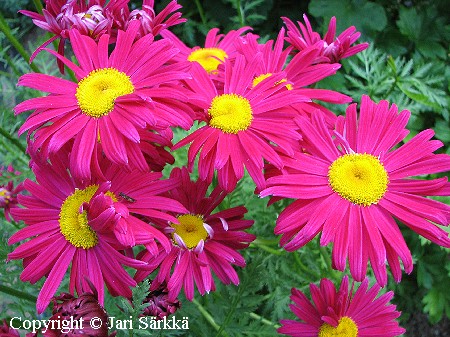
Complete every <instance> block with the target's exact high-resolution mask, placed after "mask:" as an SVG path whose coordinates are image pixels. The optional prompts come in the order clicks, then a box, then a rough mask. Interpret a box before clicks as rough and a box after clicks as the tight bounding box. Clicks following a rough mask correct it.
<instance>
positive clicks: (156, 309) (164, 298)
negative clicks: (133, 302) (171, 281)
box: [142, 283, 181, 320]
mask: <svg viewBox="0 0 450 337" xmlns="http://www.w3.org/2000/svg"><path fill="white" fill-rule="evenodd" d="M168 295H169V290H168V289H167V284H164V283H163V284H161V285H159V287H158V288H157V289H154V290H150V292H149V294H148V295H147V297H146V298H145V300H144V303H148V304H149V306H148V307H146V308H145V309H144V312H143V313H142V316H150V317H155V319H156V320H160V319H163V318H164V317H167V316H169V315H172V314H174V313H175V311H177V310H178V309H180V308H181V302H180V301H179V300H178V298H175V299H172V300H171V299H169V296H168Z"/></svg>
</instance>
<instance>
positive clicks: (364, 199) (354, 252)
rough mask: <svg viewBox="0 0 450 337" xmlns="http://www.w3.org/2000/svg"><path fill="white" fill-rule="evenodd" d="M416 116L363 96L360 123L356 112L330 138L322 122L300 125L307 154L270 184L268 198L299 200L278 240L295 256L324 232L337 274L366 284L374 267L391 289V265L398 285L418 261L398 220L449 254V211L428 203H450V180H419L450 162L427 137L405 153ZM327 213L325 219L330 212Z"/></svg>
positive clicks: (284, 216) (281, 223) (280, 223)
mask: <svg viewBox="0 0 450 337" xmlns="http://www.w3.org/2000/svg"><path fill="white" fill-rule="evenodd" d="M409 115H410V113H409V111H407V110H404V111H402V112H400V113H398V112H397V107H396V106H395V105H392V106H391V107H389V103H388V102H386V101H381V102H380V103H378V104H375V103H374V102H372V101H371V100H370V98H369V97H367V96H363V97H362V103H361V107H360V114H359V118H357V111H356V104H352V105H350V106H349V108H348V109H347V113H346V116H345V117H338V120H337V123H336V130H335V132H334V134H330V133H329V131H328V129H327V127H326V125H325V123H324V120H323V118H322V117H320V115H316V114H315V115H313V118H312V121H309V120H308V119H306V118H303V119H302V120H301V122H300V123H299V127H300V129H301V134H302V135H303V142H304V144H305V147H306V149H307V151H308V153H298V154H297V155H296V157H295V158H294V160H290V161H285V171H284V172H285V174H284V175H280V176H275V177H272V178H270V179H268V182H267V184H268V186H269V187H268V188H267V189H266V190H264V191H262V192H261V196H267V195H273V196H277V197H284V198H293V199H296V201H294V202H293V203H292V204H291V205H290V206H288V207H287V208H286V209H285V210H284V211H283V212H282V213H281V214H280V216H279V218H278V220H277V225H276V227H275V233H276V234H282V238H281V240H280V244H281V245H283V246H284V247H285V249H286V250H288V251H294V250H296V249H299V248H300V247H303V246H304V245H305V244H306V243H307V242H309V241H310V240H311V239H312V238H314V237H315V236H316V235H317V234H318V233H319V232H322V235H321V238H320V244H321V245H327V244H328V243H330V242H333V253H332V262H333V267H334V268H336V269H338V270H341V271H343V270H344V269H345V266H346V259H347V257H348V260H349V264H350V272H351V274H352V276H353V277H354V278H355V280H357V281H361V280H363V279H364V277H365V275H366V271H367V263H368V261H370V262H371V265H372V268H373V270H374V273H375V277H376V279H377V281H378V283H379V284H380V285H383V286H384V285H386V282H387V274H386V265H385V263H386V260H387V262H388V263H389V265H390V267H391V271H392V274H393V276H394V279H395V280H396V281H397V282H399V281H400V279H401V269H400V262H399V258H400V260H401V261H402V262H403V267H404V269H405V271H406V272H407V273H410V272H411V271H412V269H413V262H412V257H411V253H410V251H409V249H408V247H407V245H406V243H405V240H404V238H403V236H402V233H401V232H400V229H399V227H398V225H397V223H396V221H395V220H399V221H400V222H402V223H404V224H405V225H406V226H407V227H409V228H410V229H412V230H413V231H415V232H416V233H418V234H419V235H422V236H424V237H425V238H427V239H429V240H431V241H432V242H434V243H436V244H438V245H441V246H444V247H450V239H449V237H448V233H447V232H445V231H444V230H442V229H441V228H440V227H439V226H438V225H442V226H448V224H449V219H450V206H449V205H445V204H443V203H441V202H438V201H435V200H432V199H428V198H425V196H427V195H428V196H438V195H447V196H448V195H450V184H449V183H448V181H447V178H446V177H444V178H438V179H432V180H421V179H415V178H413V177H414V176H417V175H425V174H433V173H438V172H446V171H447V172H448V171H449V170H450V156H449V155H447V154H435V153H434V151H436V150H437V149H439V148H440V147H441V146H442V145H443V144H442V143H441V142H440V141H438V140H431V138H432V137H433V135H434V132H433V131H432V130H425V131H422V132H420V133H419V134H418V135H416V136H414V137H413V138H412V139H411V140H410V141H408V142H406V143H405V144H404V145H402V146H400V147H398V148H396V146H397V145H398V144H399V143H400V142H401V141H402V140H403V139H404V138H405V136H406V135H407V134H408V130H406V129H405V126H406V124H407V122H408V119H409ZM325 210H326V211H325Z"/></svg>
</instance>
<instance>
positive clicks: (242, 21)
mask: <svg viewBox="0 0 450 337" xmlns="http://www.w3.org/2000/svg"><path fill="white" fill-rule="evenodd" d="M236 10H237V12H238V17H239V23H240V25H241V27H244V26H245V18H244V14H243V10H242V6H241V0H236Z"/></svg>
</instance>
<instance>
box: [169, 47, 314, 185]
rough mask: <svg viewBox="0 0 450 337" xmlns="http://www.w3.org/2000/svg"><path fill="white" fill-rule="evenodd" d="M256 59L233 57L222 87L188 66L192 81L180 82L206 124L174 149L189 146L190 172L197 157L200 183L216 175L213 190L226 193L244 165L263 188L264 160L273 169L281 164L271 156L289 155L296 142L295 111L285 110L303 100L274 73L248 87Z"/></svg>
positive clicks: (237, 178) (228, 65)
mask: <svg viewBox="0 0 450 337" xmlns="http://www.w3.org/2000/svg"><path fill="white" fill-rule="evenodd" d="M258 61H259V60H258V58H257V57H255V58H254V59H253V60H252V62H247V61H246V60H245V57H244V56H242V55H237V56H236V59H235V61H234V62H231V61H230V60H225V63H224V69H223V71H224V75H223V79H224V83H223V86H216V85H215V84H214V82H213V80H212V79H211V78H210V77H209V76H207V74H206V72H205V71H204V69H203V68H201V67H200V66H198V65H197V64H193V65H192V69H191V73H192V75H193V78H194V79H195V80H191V81H186V84H187V85H188V86H190V88H191V90H192V91H193V93H192V94H191V95H190V102H191V103H192V104H193V105H196V106H197V107H198V108H199V109H201V111H202V113H201V120H202V121H204V122H206V125H204V126H202V127H201V128H199V129H198V130H196V131H194V132H193V133H192V134H190V135H188V136H187V137H186V138H184V139H182V140H181V141H180V142H179V143H177V144H175V146H174V149H175V148H179V147H181V146H184V145H186V144H188V143H191V142H192V144H191V146H190V148H189V152H188V160H189V165H190V166H191V167H192V165H193V162H194V159H195V156H196V155H197V153H200V155H199V161H198V169H199V175H200V178H201V179H203V180H207V181H208V182H211V181H212V178H213V175H214V171H215V170H217V175H218V180H219V185H220V186H221V188H223V189H225V190H226V191H228V192H229V191H232V190H233V189H234V187H235V186H236V183H237V181H238V180H240V179H241V178H242V177H243V175H244V166H245V168H246V169H247V171H248V173H249V174H250V176H251V177H252V178H253V180H254V181H255V183H256V185H257V187H258V188H262V187H263V186H265V180H264V177H263V173H262V168H263V166H264V161H263V159H264V160H267V161H269V162H271V163H272V164H274V165H276V166H277V167H279V168H280V167H282V165H283V163H282V161H281V159H280V157H279V155H278V154H277V152H276V151H275V149H276V148H282V149H283V151H285V152H286V153H289V154H293V152H294V151H293V148H295V147H296V146H297V144H298V140H299V139H300V138H301V137H300V135H299V134H298V132H297V131H296V130H297V126H296V124H295V122H294V117H295V116H296V114H295V112H293V111H292V109H289V107H290V106H291V105H292V104H294V103H298V102H302V101H303V102H304V101H309V98H307V97H305V96H303V95H301V94H298V93H296V92H295V91H291V90H287V89H286V86H285V85H284V82H283V83H280V84H278V85H274V82H275V83H277V82H278V81H281V80H283V79H284V78H285V74H284V73H278V74H276V75H274V76H273V77H271V78H270V79H265V80H263V81H262V82H261V83H259V84H258V85H256V86H255V87H252V85H251V84H252V82H253V79H254V78H255V70H256V64H257V62H258Z"/></svg>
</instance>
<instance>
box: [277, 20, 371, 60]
mask: <svg viewBox="0 0 450 337" xmlns="http://www.w3.org/2000/svg"><path fill="white" fill-rule="evenodd" d="M282 19H283V21H284V24H285V25H286V27H287V29H288V32H287V35H288V37H287V38H286V41H287V42H288V43H290V44H291V45H292V46H293V47H294V48H295V49H297V50H298V51H302V50H304V49H307V48H308V47H310V46H313V45H314V46H318V47H319V48H321V53H320V57H318V58H317V59H316V62H318V63H336V62H339V61H340V60H341V59H343V58H347V57H350V56H352V55H355V54H357V53H359V52H361V51H363V50H364V49H367V48H368V47H369V44H368V43H366V42H365V43H360V44H357V45H354V46H352V44H354V43H355V42H356V40H358V38H359V37H360V36H361V33H359V32H356V28H355V27H354V26H351V27H349V28H347V29H346V30H344V31H343V32H342V33H341V34H339V36H338V37H335V35H336V18H335V17H334V16H333V17H332V18H331V20H330V24H329V26H328V31H327V33H326V34H325V36H324V37H323V39H322V38H321V37H320V35H319V33H317V32H315V31H313V29H312V27H311V24H310V23H309V20H308V17H307V16H306V14H303V20H304V21H305V25H306V26H305V25H303V24H302V23H301V22H300V21H297V24H298V25H299V27H300V30H299V29H298V28H297V26H296V25H295V24H294V23H293V22H292V21H291V20H290V19H289V18H286V17H283V18H282Z"/></svg>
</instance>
